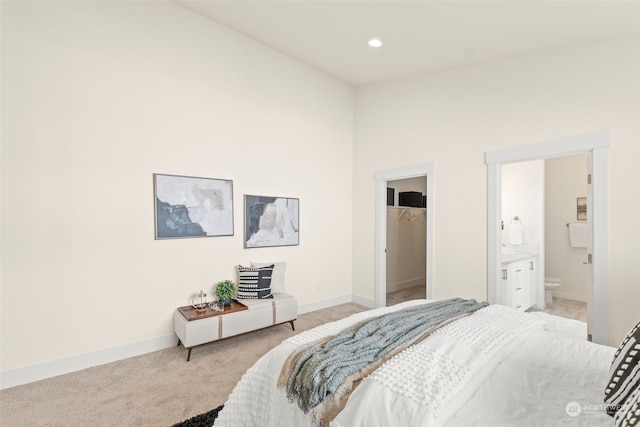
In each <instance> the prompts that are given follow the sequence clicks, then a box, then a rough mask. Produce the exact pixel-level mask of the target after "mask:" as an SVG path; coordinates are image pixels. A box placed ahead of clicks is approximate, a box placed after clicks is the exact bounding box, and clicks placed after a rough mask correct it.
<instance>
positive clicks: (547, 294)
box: [544, 276, 562, 304]
mask: <svg viewBox="0 0 640 427" xmlns="http://www.w3.org/2000/svg"><path fill="white" fill-rule="evenodd" d="M561 284H562V283H561V282H560V279H558V278H557V277H551V276H544V302H545V304H550V303H552V302H553V295H552V294H551V292H552V291H553V290H554V289H555V288H557V287H558V286H560V285H561Z"/></svg>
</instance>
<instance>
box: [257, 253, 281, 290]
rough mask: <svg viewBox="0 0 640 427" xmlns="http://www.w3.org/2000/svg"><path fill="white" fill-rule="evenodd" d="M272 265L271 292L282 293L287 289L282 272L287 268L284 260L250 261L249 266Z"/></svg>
mask: <svg viewBox="0 0 640 427" xmlns="http://www.w3.org/2000/svg"><path fill="white" fill-rule="evenodd" d="M269 266H272V267H273V273H272V274H271V292H272V293H276V294H284V293H286V292H287V290H286V289H285V287H284V272H285V270H286V268H287V263H286V262H285V261H281V262H253V261H251V267H269Z"/></svg>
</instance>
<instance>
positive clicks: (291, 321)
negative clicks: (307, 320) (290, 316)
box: [289, 320, 296, 331]
mask: <svg viewBox="0 0 640 427" xmlns="http://www.w3.org/2000/svg"><path fill="white" fill-rule="evenodd" d="M289 323H290V324H291V329H293V330H294V331H295V330H296V327H295V326H293V320H289Z"/></svg>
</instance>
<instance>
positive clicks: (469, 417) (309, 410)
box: [215, 299, 640, 427]
mask: <svg viewBox="0 0 640 427" xmlns="http://www.w3.org/2000/svg"><path fill="white" fill-rule="evenodd" d="M453 300H456V301H459V300H460V299H453ZM446 301H447V302H448V301H452V300H446ZM463 301H469V300H463ZM470 301H473V300H470ZM437 303H438V302H436V301H431V300H413V301H408V302H405V303H401V304H398V305H395V306H392V307H384V308H378V309H373V310H369V311H365V312H362V313H358V314H355V315H352V316H349V317H347V318H345V319H342V320H339V321H336V322H330V323H326V324H324V325H320V326H318V327H316V328H314V329H311V330H308V331H305V332H303V333H300V334H298V335H295V336H293V337H291V338H289V339H287V340H285V341H283V342H282V343H281V344H280V345H278V346H276V347H275V348H273V349H272V350H271V351H269V352H268V353H267V354H266V355H264V356H263V357H262V358H261V359H260V360H258V361H257V362H256V363H255V365H254V366H252V367H251V368H250V369H249V370H248V371H247V372H246V373H245V374H244V376H243V377H242V379H241V380H240V382H239V383H238V384H237V385H236V387H235V388H234V390H233V392H232V393H231V395H230V396H229V398H228V400H227V402H225V405H224V408H223V410H222V411H221V412H220V414H219V417H218V419H217V420H216V422H215V425H216V427H220V426H238V427H240V426H242V427H246V426H260V427H264V426H279V427H282V426H296V427H299V426H318V425H321V426H333V427H348V426H349V427H351V426H412V427H413V426H454V427H457V426H527V425H544V426H550V425H579V426H612V425H614V418H613V417H612V416H611V415H609V414H608V413H607V408H610V407H608V406H607V405H605V402H604V400H603V399H604V393H605V388H606V387H607V386H608V384H609V383H610V381H611V369H610V368H611V366H612V361H614V359H615V358H617V357H622V356H625V355H624V354H622V355H620V354H619V353H620V352H621V350H623V349H622V347H621V349H616V348H614V347H608V346H603V345H598V344H594V343H591V342H589V341H587V340H586V339H584V338H581V337H577V336H576V334H575V331H576V325H577V322H576V321H571V320H568V319H567V320H561V319H559V318H557V317H556V316H548V315H545V314H542V313H540V314H533V313H531V314H529V313H523V312H520V311H517V310H513V309H510V308H508V307H505V306H501V305H487V304H480V305H479V306H478V307H477V308H474V310H473V311H472V312H469V313H463V314H456V315H453V316H452V317H451V318H448V319H446V320H445V321H442V320H438V322H437V324H435V326H430V327H428V328H426V327H425V328H423V329H424V331H423V332H421V333H420V335H419V336H416V337H413V338H411V339H407V340H408V341H407V342H405V343H404V344H403V345H401V346H399V347H401V348H400V350H395V351H391V352H389V353H388V354H386V355H385V356H384V357H383V360H382V361H380V362H378V364H377V366H375V367H374V368H373V369H371V367H370V366H371V365H369V367H368V368H367V369H364V370H361V371H365V372H366V373H365V375H362V376H361V377H359V378H358V379H357V380H354V381H353V385H352V386H351V385H350V386H349V387H347V389H348V392H347V393H344V394H345V395H344V396H340V399H341V400H342V404H338V405H337V409H336V407H335V405H334V407H333V408H332V409H331V410H326V409H324V408H323V407H324V406H325V405H326V403H325V402H322V403H321V404H319V405H317V406H313V405H315V403H317V402H316V401H314V400H313V399H311V401H309V398H308V396H307V395H304V396H305V399H302V400H304V402H305V404H304V405H303V404H301V401H300V399H301V398H300V396H295V395H292V389H295V387H293V386H292V384H295V383H296V381H298V382H299V383H305V384H307V383H310V382H313V383H315V382H316V380H315V379H314V380H313V381H306V379H305V380H304V381H302V380H300V379H298V380H296V379H293V377H292V371H297V373H298V374H300V373H301V372H304V371H305V370H309V369H311V368H309V367H308V365H313V364H314V363H315V364H318V363H319V362H314V363H311V362H308V363H307V365H306V366H305V365H304V362H305V361H306V359H305V358H307V359H311V357H310V356H309V355H310V354H314V355H315V354H316V353H318V351H317V350H316V349H317V346H318V345H323V344H322V343H327V342H332V341H334V340H335V339H336V337H338V336H340V334H344V332H345V331H348V330H351V329H354V328H356V327H358V328H359V327H361V326H360V325H363V324H368V322H372V321H379V320H378V319H382V318H383V317H384V316H387V317H388V316H396V317H395V318H393V319H395V320H394V321H393V322H392V323H396V324H400V323H401V322H403V321H404V320H402V321H400V320H398V316H406V315H405V314H403V313H405V312H409V311H411V312H412V313H416V312H418V310H430V309H431V307H432V304H437ZM473 303H475V301H473ZM474 307H475V306H474ZM412 316H413V314H412ZM387 317H385V318H387ZM389 318H392V317H389ZM407 330H411V331H413V330H415V329H413V328H411V329H407ZM404 333H406V331H405V332H404ZM639 333H640V332H639V331H638V330H637V327H636V329H635V330H634V331H632V332H630V335H629V336H628V337H627V339H625V341H629V338H630V337H631V338H633V337H636V336H637V335H638V334H639ZM385 334H389V333H387V332H385ZM385 336H386V335H385ZM636 338H637V337H636ZM377 339H380V338H379V337H378V338H377ZM634 340H635V338H634ZM634 340H632V342H631V343H630V344H628V345H627V346H629V345H638V346H640V344H638V343H637V342H636V341H634ZM318 343H320V344H318ZM385 351H386V350H385ZM624 351H626V350H624ZM624 351H623V353H624ZM356 353H358V354H360V353H359V352H356ZM305 355H306V356H305ZM636 356H637V355H636ZM332 357H333V356H332ZM634 357H635V356H634ZM638 357H640V356H638ZM301 359H305V360H301ZM627 360H629V359H627ZM634 360H635V362H634V363H635V364H636V368H633V366H632V368H631V369H632V370H633V369H635V373H634V372H630V373H629V372H626V373H625V378H624V381H626V383H625V384H626V385H625V387H626V388H627V390H625V391H624V394H625V397H627V398H629V399H628V400H626V401H624V402H622V401H620V400H618V403H620V402H622V403H625V405H618V406H617V408H616V409H624V411H622V410H619V411H618V415H616V419H615V422H616V425H635V424H632V423H630V422H629V421H630V420H631V421H633V419H634V418H633V416H634V415H633V413H634V411H635V410H637V408H638V407H637V402H638V394H640V388H639V387H636V386H637V378H636V379H635V380H634V379H633V377H634V375H635V376H636V377H637V376H638V375H639V374H638V368H637V366H638V365H640V364H639V363H638V359H637V358H636V359H634ZM322 363H324V361H323V362H322ZM632 365H633V364H632ZM292 366H294V368H292ZM295 366H297V367H298V368H297V369H296V368H295ZM300 366H305V367H304V368H301V367H300ZM625 366H626V365H625ZM341 369H342V368H340V369H338V371H340V370H341ZM618 372H620V371H618ZM626 374H629V375H626ZM309 378H315V376H313V377H309ZM349 378H351V379H352V378H353V377H349ZM633 381H636V383H634V382H633ZM347 382H348V383H349V384H351V383H350V382H349V381H347ZM634 384H635V385H634ZM314 387H316V389H315V390H313V391H312V392H311V393H316V392H318V390H317V387H320V388H321V389H322V390H321V391H320V392H318V394H319V395H320V396H321V399H324V396H327V399H328V400H329V398H333V397H335V396H334V395H332V393H333V394H335V395H340V394H341V393H342V391H341V390H342V388H344V387H345V385H344V384H343V385H342V386H341V388H338V389H337V390H336V389H332V391H331V392H327V391H326V389H325V388H322V387H326V385H325V384H324V383H322V384H321V385H318V384H315V385H314ZM634 387H635V389H636V390H635V392H633V388H634ZM293 391H295V390H293ZM314 396H315V395H314ZM340 399H337V400H340ZM634 401H635V406H631V405H632V403H633V402H634ZM310 403H311V407H310V405H309V404H310ZM636 418H637V417H636ZM625 419H626V420H627V421H626V424H625ZM638 425H640V424H638Z"/></svg>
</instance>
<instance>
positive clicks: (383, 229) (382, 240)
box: [374, 162, 435, 307]
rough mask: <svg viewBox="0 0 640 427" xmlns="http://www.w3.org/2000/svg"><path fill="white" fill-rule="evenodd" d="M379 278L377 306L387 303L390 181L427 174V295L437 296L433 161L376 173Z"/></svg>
mask: <svg viewBox="0 0 640 427" xmlns="http://www.w3.org/2000/svg"><path fill="white" fill-rule="evenodd" d="M374 176H375V180H376V189H375V191H376V195H375V207H376V215H375V280H374V283H375V284H374V288H375V289H374V293H375V295H374V297H375V305H376V307H384V306H386V305H387V290H386V287H387V253H386V250H387V181H394V180H397V179H406V178H416V177H421V176H424V177H425V179H426V180H427V194H426V195H427V223H426V231H427V235H426V236H425V238H426V248H427V260H426V268H427V271H426V274H425V275H426V280H427V293H426V295H427V298H433V289H434V287H435V283H434V280H433V278H434V277H435V276H434V274H433V273H434V271H433V238H434V233H433V228H434V227H433V224H434V206H435V197H434V187H435V185H434V184H435V164H434V163H432V162H428V163H420V164H416V165H410V166H405V167H399V168H394V169H387V170H382V171H378V172H375V174H374Z"/></svg>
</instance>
